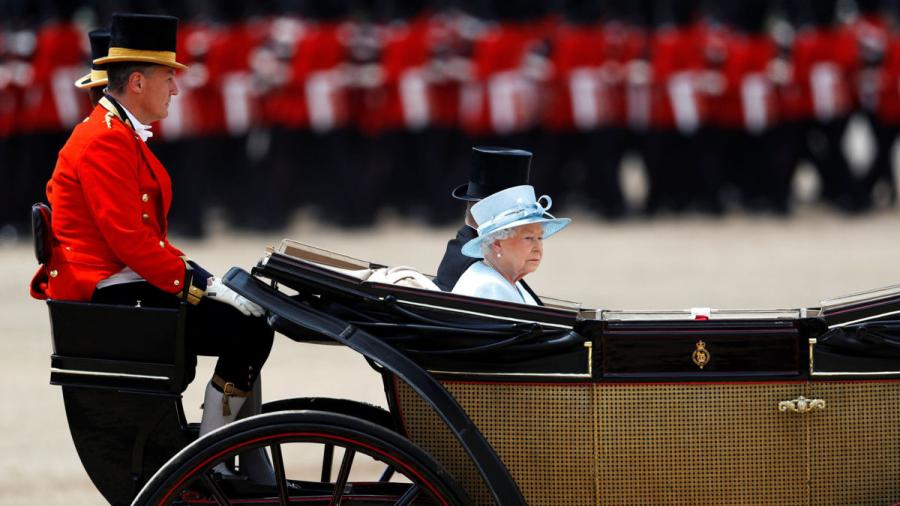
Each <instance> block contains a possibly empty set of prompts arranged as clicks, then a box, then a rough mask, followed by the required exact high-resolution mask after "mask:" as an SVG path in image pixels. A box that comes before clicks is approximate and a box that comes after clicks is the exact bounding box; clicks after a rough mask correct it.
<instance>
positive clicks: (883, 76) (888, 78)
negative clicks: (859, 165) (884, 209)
mask: <svg viewBox="0 0 900 506" xmlns="http://www.w3.org/2000/svg"><path fill="white" fill-rule="evenodd" d="M878 82H879V88H878V91H879V93H878V102H877V107H876V109H875V122H874V124H875V125H877V128H876V130H875V132H876V137H877V138H876V142H877V148H878V150H877V152H876V154H875V159H874V160H873V161H872V167H871V169H869V173H868V175H867V176H866V185H865V187H864V188H865V189H867V190H868V191H869V192H872V190H875V193H874V195H877V194H878V193H879V192H880V193H882V194H886V199H887V201H888V202H890V203H891V204H896V202H897V189H896V178H895V177H894V163H893V159H894V157H893V148H894V143H895V142H896V141H897V135H898V134H900V33H898V32H896V31H895V32H893V33H890V34H889V35H888V38H887V41H886V47H885V55H884V61H883V63H882V65H881V66H880V69H879V75H878ZM879 187H881V188H879Z"/></svg>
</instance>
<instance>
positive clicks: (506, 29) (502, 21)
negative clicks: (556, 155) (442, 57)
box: [462, 0, 562, 197]
mask: <svg viewBox="0 0 900 506" xmlns="http://www.w3.org/2000/svg"><path fill="white" fill-rule="evenodd" d="M494 8H495V10H496V12H497V15H498V19H497V22H496V23H494V24H493V25H490V26H489V27H488V28H487V29H486V30H485V31H484V32H483V33H481V34H480V35H479V37H478V38H477V40H476V41H475V43H474V46H473V52H472V69H473V75H472V82H471V83H470V84H469V85H468V86H467V88H466V89H465V90H464V91H463V93H464V95H463V97H462V101H463V110H462V120H463V127H464V128H465V129H466V130H467V132H468V133H469V135H471V136H474V137H476V138H477V139H479V140H478V142H477V143H479V144H493V145H504V144H506V145H520V146H522V145H524V146H527V145H529V144H530V142H531V138H530V136H529V133H531V132H532V130H533V129H534V128H535V127H536V126H537V122H538V113H539V111H540V109H539V106H540V97H539V90H540V81H542V80H543V79H545V77H546V73H547V62H546V46H545V44H544V41H543V39H542V37H543V36H544V35H545V34H544V33H543V29H544V28H545V26H544V25H543V24H542V22H543V21H544V20H543V19H542V18H541V17H540V15H541V14H542V10H543V8H542V6H541V5H539V2H536V1H530V0H523V1H500V2H497V3H496V4H494ZM540 190H541V191H543V189H542V188H541V189H540ZM560 197H562V196H560Z"/></svg>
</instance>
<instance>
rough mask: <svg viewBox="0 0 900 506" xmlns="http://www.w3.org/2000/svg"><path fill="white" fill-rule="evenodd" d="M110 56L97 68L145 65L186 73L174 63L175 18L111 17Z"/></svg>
mask: <svg viewBox="0 0 900 506" xmlns="http://www.w3.org/2000/svg"><path fill="white" fill-rule="evenodd" d="M110 32H111V36H110V40H109V54H108V55H107V56H104V57H102V58H98V59H96V60H94V63H96V64H105V63H118V62H146V63H156V64H158V65H165V66H167V67H174V68H176V69H181V70H184V69H187V66H185V65H182V64H180V63H178V62H177V61H175V49H176V37H177V34H178V18H176V17H172V16H153V15H149V14H113V18H112V27H111V28H110Z"/></svg>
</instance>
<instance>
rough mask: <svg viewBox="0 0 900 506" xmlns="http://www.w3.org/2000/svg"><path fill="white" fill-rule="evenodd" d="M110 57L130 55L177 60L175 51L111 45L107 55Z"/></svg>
mask: <svg viewBox="0 0 900 506" xmlns="http://www.w3.org/2000/svg"><path fill="white" fill-rule="evenodd" d="M106 56H107V57H109V58H117V57H120V56H128V57H135V58H155V59H157V60H167V61H175V51H146V50H143V49H128V48H127V47H111V48H109V53H108V54H107V55H106Z"/></svg>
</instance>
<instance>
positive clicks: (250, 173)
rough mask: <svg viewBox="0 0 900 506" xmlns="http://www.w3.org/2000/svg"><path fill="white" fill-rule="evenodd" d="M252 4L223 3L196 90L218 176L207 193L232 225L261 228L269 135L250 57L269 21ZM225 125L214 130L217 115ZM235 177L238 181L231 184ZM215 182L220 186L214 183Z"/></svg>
mask: <svg viewBox="0 0 900 506" xmlns="http://www.w3.org/2000/svg"><path fill="white" fill-rule="evenodd" d="M253 5H254V3H252V2H244V1H242V0H227V1H225V2H223V5H222V8H221V12H222V13H223V18H222V21H223V24H222V25H221V26H216V27H214V28H215V32H214V34H213V35H214V36H212V37H211V38H210V40H209V42H210V44H209V48H208V50H207V52H206V54H205V55H204V56H203V60H204V63H205V64H206V67H207V69H208V75H207V77H208V81H207V82H206V84H205V86H203V87H201V88H200V89H198V90H197V93H198V97H197V98H198V100H199V101H198V102H197V104H198V105H201V104H202V105H201V107H202V109H203V115H202V116H201V117H203V118H204V119H203V130H204V131H207V132H214V133H215V135H214V136H213V138H214V139H215V140H214V141H213V144H214V146H215V157H214V158H213V159H212V162H211V167H214V168H215V170H216V172H217V173H218V174H220V177H216V178H213V186H212V193H213V195H214V196H218V198H219V200H218V201H217V202H213V203H217V204H219V205H221V206H222V208H223V209H224V210H225V211H226V216H227V218H228V220H229V221H230V223H231V224H233V225H235V226H237V227H242V228H250V229H255V228H256V227H259V226H261V224H260V223H258V220H256V219H255V217H256V216H257V215H258V212H257V209H258V208H259V206H260V205H264V202H260V198H259V195H260V193H261V192H262V190H261V189H259V188H258V187H259V186H260V185H263V186H264V185H265V184H266V183H265V182H264V181H261V179H262V177H263V174H264V173H265V167H264V164H265V162H266V161H267V160H268V159H267V158H266V155H267V152H268V147H269V145H270V137H269V132H268V130H267V129H264V128H258V125H259V121H258V119H259V101H258V97H257V96H256V93H255V91H254V84H253V73H252V70H251V60H252V57H253V55H254V54H255V52H256V50H257V48H259V47H260V46H261V45H262V44H263V42H264V41H265V40H266V38H267V37H268V36H269V33H270V28H271V26H270V25H271V24H270V22H269V20H268V19H267V18H266V17H264V16H260V15H257V13H256V12H255V11H254V8H253ZM220 117H221V118H223V119H224V121H223V122H222V123H220V125H221V126H223V127H224V130H222V129H221V128H216V120H217V118H220ZM235 181H240V182H241V183H240V184H235ZM216 183H218V184H221V186H220V187H218V188H217V187H216Z"/></svg>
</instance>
